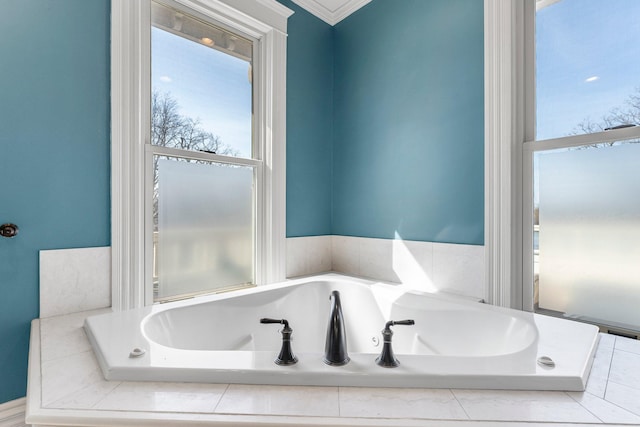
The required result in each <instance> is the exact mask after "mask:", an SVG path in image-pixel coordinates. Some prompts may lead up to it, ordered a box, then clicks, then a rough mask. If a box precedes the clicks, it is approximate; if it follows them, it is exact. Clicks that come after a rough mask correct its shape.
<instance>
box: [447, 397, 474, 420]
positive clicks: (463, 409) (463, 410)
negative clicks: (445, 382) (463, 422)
mask: <svg viewBox="0 0 640 427" xmlns="http://www.w3.org/2000/svg"><path fill="white" fill-rule="evenodd" d="M449 393H451V395H452V396H453V398H454V399H455V400H456V402H458V405H460V408H462V412H464V414H465V415H466V416H467V420H471V421H479V420H474V419H473V418H471V417H470V416H469V413H468V412H467V410H466V409H465V407H464V405H463V404H462V402H460V400H459V399H458V396H456V393H455V391H454V390H453V389H449Z"/></svg>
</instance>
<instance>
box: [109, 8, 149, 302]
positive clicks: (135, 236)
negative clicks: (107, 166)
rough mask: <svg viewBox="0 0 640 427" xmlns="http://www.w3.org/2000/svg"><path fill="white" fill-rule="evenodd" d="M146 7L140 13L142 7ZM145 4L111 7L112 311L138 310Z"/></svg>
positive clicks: (141, 266) (141, 257)
mask: <svg viewBox="0 0 640 427" xmlns="http://www.w3.org/2000/svg"><path fill="white" fill-rule="evenodd" d="M145 5H146V6H147V8H146V10H145V7H144V6H145ZM148 5H149V3H148V1H139V2H138V1H136V2H130V1H128V0H112V2H111V250H112V258H111V260H112V261H111V268H112V294H111V295H112V307H113V309H114V310H116V311H117V310H122V309H126V308H132V307H139V306H142V305H144V301H145V294H144V286H139V285H137V284H144V270H145V269H144V170H142V168H141V167H140V165H141V164H142V159H143V156H144V152H143V149H144V135H145V134H146V132H144V131H143V130H142V127H141V123H142V122H143V120H142V118H141V117H140V113H139V112H140V110H141V108H140V105H139V104H140V99H141V90H143V88H144V85H143V84H142V82H141V81H140V79H141V76H142V73H143V71H142V69H143V67H144V66H143V64H144V62H145V61H147V62H148V60H149V58H148V56H147V57H143V55H142V53H143V52H145V51H148V49H146V50H145V49H142V48H141V46H142V44H143V43H144V42H148V36H145V34H144V33H143V32H142V31H141V27H142V25H141V21H142V19H145V18H146V20H147V22H150V21H149V19H150V18H149V16H148V15H149V13H148Z"/></svg>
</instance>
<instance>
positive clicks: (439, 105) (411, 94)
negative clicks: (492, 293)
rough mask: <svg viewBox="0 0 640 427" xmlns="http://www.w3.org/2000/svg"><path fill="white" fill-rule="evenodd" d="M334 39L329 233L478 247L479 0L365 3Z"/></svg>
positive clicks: (481, 217) (480, 160)
mask: <svg viewBox="0 0 640 427" xmlns="http://www.w3.org/2000/svg"><path fill="white" fill-rule="evenodd" d="M334 43H335V44H334V46H335V57H334V62H335V69H334V75H335V79H334V122H333V126H334V141H333V144H334V145H333V222H332V233H333V234H339V235H349V236H363V237H379V238H394V237H395V236H396V235H398V236H400V237H402V238H403V239H409V240H423V241H433V242H452V243H466V244H483V241H484V199H483V198H484V95H483V91H484V77H483V64H484V58H483V0H430V1H425V0H402V1H389V0H374V1H373V2H371V3H369V4H368V5H367V6H365V7H364V8H362V9H361V10H359V11H358V12H356V13H355V14H353V15H351V16H350V17H348V18H347V19H345V20H344V21H342V22H341V23H339V24H338V25H336V27H335V34H334Z"/></svg>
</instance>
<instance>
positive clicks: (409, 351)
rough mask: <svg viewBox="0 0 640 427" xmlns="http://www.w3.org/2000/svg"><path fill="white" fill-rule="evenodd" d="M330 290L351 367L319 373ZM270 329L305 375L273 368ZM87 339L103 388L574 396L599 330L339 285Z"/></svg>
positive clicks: (114, 323) (90, 324) (312, 282)
mask: <svg viewBox="0 0 640 427" xmlns="http://www.w3.org/2000/svg"><path fill="white" fill-rule="evenodd" d="M333 290H338V291H339V292H340V297H341V301H342V309H343V313H344V321H345V324H346V335H347V349H348V352H349V356H350V358H351V361H350V362H349V363H348V364H346V365H344V366H338V367H336V366H329V365H327V364H325V363H324V362H323V352H324V344H325V337H326V328H327V322H328V317H329V310H330V300H329V295H330V293H331V291H333ZM263 317H271V318H278V319H281V318H285V319H287V320H288V321H289V324H290V327H291V328H292V329H293V335H292V337H293V340H292V348H293V352H294V353H295V355H296V356H297V357H298V363H296V364H294V365H291V366H279V365H276V364H275V363H274V359H275V358H276V356H277V355H278V352H279V349H280V346H281V334H280V333H279V330H280V329H281V326H280V325H265V324H261V323H260V322H259V319H260V318H263ZM404 319H413V320H415V325H413V326H395V327H393V332H394V335H393V349H394V352H395V355H396V357H397V358H398V359H399V361H400V366H399V367H397V368H382V367H380V366H378V365H376V364H375V362H374V361H375V359H376V357H377V356H378V354H379V353H380V351H381V349H382V337H381V330H382V329H383V327H384V324H385V322H387V321H388V320H404ZM85 330H86V332H87V335H88V337H89V339H90V341H91V344H92V346H93V349H94V351H95V354H96V356H97V358H98V361H99V363H100V366H101V368H102V370H103V373H104V376H105V378H106V379H108V380H131V381H186V382H216V383H243V384H288V385H324V386H327V385H333V386H374V387H424V388H485V389H524V390H573V391H578V390H584V387H585V384H586V380H587V376H588V373H589V370H590V367H591V363H592V360H593V355H594V351H595V347H596V344H597V339H598V329H597V328H596V327H595V326H592V325H586V324H582V323H577V322H572V321H568V320H562V319H556V318H551V317H546V316H541V315H537V314H532V313H526V312H520V311H515V310H509V309H504V308H500V307H494V306H490V305H486V304H481V303H477V302H468V301H463V300H456V299H452V298H447V297H443V296H438V295H431V294H425V293H419V292H415V291H409V290H406V289H405V288H403V287H402V286H393V285H386V284H381V283H374V282H370V281H365V280H360V279H354V278H350V277H346V276H341V275H336V274H328V275H321V276H316V277H312V278H307V279H304V280H295V281H289V282H285V283H281V284H275V285H268V286H261V287H258V288H253V289H249V290H244V291H239V292H235V293H228V294H219V295H213V296H207V297H200V298H195V299H192V300H187V301H180V302H175V303H168V304H162V305H154V306H152V307H145V308H143V309H137V310H130V311H125V312H119V313H112V314H105V315H100V316H94V317H90V318H88V319H87V320H86V322H85ZM134 349H143V350H144V351H145V353H144V354H143V355H142V356H139V357H131V354H130V353H131V352H132V351H133V350H134ZM134 353H135V352H134ZM541 356H547V357H550V358H551V359H553V361H554V362H555V366H554V367H548V366H544V365H541V364H539V363H537V360H538V358H540V357H541Z"/></svg>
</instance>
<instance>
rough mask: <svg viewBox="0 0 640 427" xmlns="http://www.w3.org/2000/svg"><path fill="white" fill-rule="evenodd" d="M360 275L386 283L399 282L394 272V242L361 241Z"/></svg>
mask: <svg viewBox="0 0 640 427" xmlns="http://www.w3.org/2000/svg"><path fill="white" fill-rule="evenodd" d="M359 251H360V273H359V276H363V277H368V278H371V279H375V280H380V281H384V282H399V281H400V279H399V278H398V276H397V275H396V273H395V272H394V270H393V240H390V239H365V238H361V239H360V246H359Z"/></svg>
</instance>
